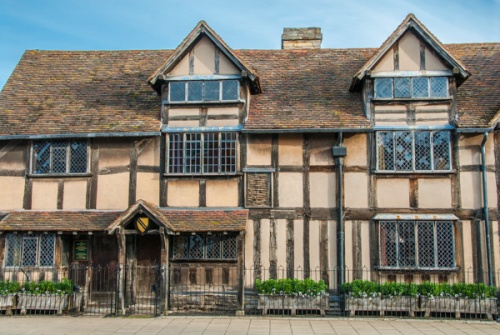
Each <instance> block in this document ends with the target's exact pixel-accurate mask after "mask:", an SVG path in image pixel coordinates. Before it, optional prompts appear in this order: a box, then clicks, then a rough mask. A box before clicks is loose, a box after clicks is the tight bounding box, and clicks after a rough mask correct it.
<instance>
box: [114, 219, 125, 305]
mask: <svg viewBox="0 0 500 335" xmlns="http://www.w3.org/2000/svg"><path fill="white" fill-rule="evenodd" d="M116 237H117V239H118V268H117V272H118V273H117V276H116V280H117V293H116V294H117V297H116V313H117V314H120V315H125V274H124V269H123V268H124V264H125V258H126V257H125V251H126V244H125V234H124V233H123V231H122V228H118V233H117V235H116Z"/></svg>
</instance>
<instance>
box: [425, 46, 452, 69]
mask: <svg viewBox="0 0 500 335" xmlns="http://www.w3.org/2000/svg"><path fill="white" fill-rule="evenodd" d="M425 69H426V70H427V71H436V70H447V68H446V66H445V65H444V64H443V63H441V61H440V60H439V59H438V58H437V57H436V56H434V54H433V53H432V51H431V50H429V48H425Z"/></svg>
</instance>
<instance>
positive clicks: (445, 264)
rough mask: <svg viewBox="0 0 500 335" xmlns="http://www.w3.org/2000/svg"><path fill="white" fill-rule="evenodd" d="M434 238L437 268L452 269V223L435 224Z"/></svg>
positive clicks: (453, 263)
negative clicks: (435, 239)
mask: <svg viewBox="0 0 500 335" xmlns="http://www.w3.org/2000/svg"><path fill="white" fill-rule="evenodd" d="M436 238H437V241H436V243H437V256H438V257H437V259H438V266H439V267H440V268H452V267H454V266H455V257H454V255H455V252H454V250H453V249H454V248H453V244H454V243H453V222H451V221H444V222H436Z"/></svg>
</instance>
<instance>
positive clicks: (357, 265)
mask: <svg viewBox="0 0 500 335" xmlns="http://www.w3.org/2000/svg"><path fill="white" fill-rule="evenodd" d="M352 239H353V241H352V254H353V271H354V273H353V279H363V263H362V260H363V246H362V241H361V221H358V220H356V221H353V224H352Z"/></svg>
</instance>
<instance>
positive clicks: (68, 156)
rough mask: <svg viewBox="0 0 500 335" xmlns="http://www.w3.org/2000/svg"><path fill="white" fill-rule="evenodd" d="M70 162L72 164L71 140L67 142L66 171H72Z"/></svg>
mask: <svg viewBox="0 0 500 335" xmlns="http://www.w3.org/2000/svg"><path fill="white" fill-rule="evenodd" d="M70 164H71V142H70V141H69V140H68V141H67V142H66V167H65V168H66V173H69V172H70Z"/></svg>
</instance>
